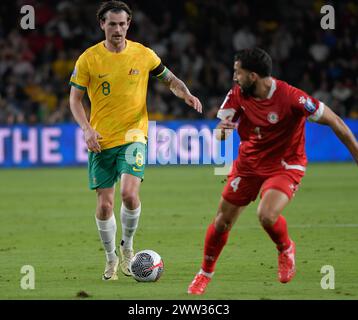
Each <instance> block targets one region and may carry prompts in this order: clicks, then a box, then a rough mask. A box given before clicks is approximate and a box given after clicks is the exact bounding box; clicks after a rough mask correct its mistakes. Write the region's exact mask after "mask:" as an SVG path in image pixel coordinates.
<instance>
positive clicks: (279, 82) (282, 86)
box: [273, 78, 292, 91]
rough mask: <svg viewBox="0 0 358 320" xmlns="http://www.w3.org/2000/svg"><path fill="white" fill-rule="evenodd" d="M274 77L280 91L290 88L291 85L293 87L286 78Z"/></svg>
mask: <svg viewBox="0 0 358 320" xmlns="http://www.w3.org/2000/svg"><path fill="white" fill-rule="evenodd" d="M273 79H274V80H275V82H276V89H277V90H279V91H287V90H289V89H290V87H292V86H291V85H290V84H288V83H287V82H286V81H284V80H280V79H276V78H273Z"/></svg>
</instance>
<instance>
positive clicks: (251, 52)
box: [235, 48, 272, 78]
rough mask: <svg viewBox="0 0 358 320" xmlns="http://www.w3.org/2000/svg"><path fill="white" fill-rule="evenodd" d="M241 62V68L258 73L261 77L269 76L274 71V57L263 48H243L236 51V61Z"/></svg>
mask: <svg viewBox="0 0 358 320" xmlns="http://www.w3.org/2000/svg"><path fill="white" fill-rule="evenodd" d="M238 60H239V61H240V62H241V68H243V69H246V70H249V71H252V72H255V73H257V74H258V75H259V76H260V77H262V78H264V77H269V76H271V72H272V59H271V57H270V55H269V54H268V53H267V52H266V51H265V50H263V49H261V48H252V49H243V50H240V51H238V52H237V53H236V55H235V61H238Z"/></svg>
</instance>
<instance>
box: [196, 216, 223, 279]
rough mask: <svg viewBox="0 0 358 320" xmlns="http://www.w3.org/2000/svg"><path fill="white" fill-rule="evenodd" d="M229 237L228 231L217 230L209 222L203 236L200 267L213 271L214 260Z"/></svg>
mask: <svg viewBox="0 0 358 320" xmlns="http://www.w3.org/2000/svg"><path fill="white" fill-rule="evenodd" d="M228 237H229V231H225V232H218V231H216V229H215V226H214V224H213V223H212V224H210V225H209V227H208V230H207V231H206V236H205V245H204V258H203V263H202V265H201V268H202V269H203V270H204V271H205V272H207V273H211V272H214V269H215V265H216V261H217V260H218V258H219V255H220V253H221V251H222V249H223V248H224V246H225V244H226V242H227V239H228Z"/></svg>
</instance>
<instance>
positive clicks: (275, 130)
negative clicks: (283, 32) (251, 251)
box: [188, 48, 358, 295]
mask: <svg viewBox="0 0 358 320" xmlns="http://www.w3.org/2000/svg"><path fill="white" fill-rule="evenodd" d="M271 69H272V60H271V57H270V56H269V55H268V54H267V53H266V52H265V51H264V50H262V49H259V48H254V49H245V50H241V51H239V52H238V53H237V55H236V57H235V63H234V77H233V78H234V82H235V85H234V87H233V88H232V89H231V90H230V91H229V93H228V95H227V96H226V98H225V100H224V102H223V104H222V106H221V108H220V110H219V111H218V115H217V116H218V118H220V119H221V122H220V123H219V124H218V127H217V128H218V129H219V130H218V131H217V133H218V134H217V135H218V136H217V138H218V139H225V138H226V137H227V136H228V134H230V133H231V132H232V130H234V129H237V130H238V133H239V136H240V140H241V142H240V147H239V155H238V158H237V159H236V160H235V161H234V163H233V167H232V170H231V172H230V174H229V175H228V181H227V184H226V186H225V187H224V190H223V192H222V197H221V199H220V202H219V207H218V210H217V214H216V217H215V219H214V221H213V223H212V224H210V225H209V227H208V229H207V232H206V237H205V245H204V257H203V261H202V265H201V269H200V271H199V273H198V274H197V275H196V276H195V278H194V280H193V281H192V283H191V284H190V285H189V288H188V293H189V294H198V295H200V294H203V293H204V292H205V289H206V286H207V285H208V283H209V282H210V280H211V278H212V276H213V274H214V269H215V264H216V262H217V259H218V257H219V255H220V253H221V251H222V249H223V247H224V246H225V244H226V242H227V239H228V236H229V232H230V229H231V228H232V226H233V224H234V223H235V221H236V220H237V218H238V216H239V215H240V213H241V212H242V211H243V210H244V209H245V208H246V206H247V205H248V204H249V203H250V202H251V201H254V200H255V199H256V197H257V195H258V194H259V192H260V191H261V195H260V196H261V200H260V203H259V205H258V209H257V214H258V217H259V221H260V223H261V225H262V227H263V229H264V230H265V231H266V232H267V233H268V235H269V237H270V238H271V239H272V241H273V242H274V243H275V245H276V247H277V250H278V278H279V281H280V282H282V283H287V282H289V281H290V280H291V279H292V278H293V276H294V275H295V271H296V269H295V243H294V242H293V240H292V239H291V238H290V236H289V234H288V231H287V224H286V220H285V218H284V217H283V215H282V212H283V211H284V209H285V207H286V206H287V205H288V203H289V202H290V200H291V199H292V197H293V196H294V194H295V192H296V191H297V188H298V186H299V183H300V180H301V179H302V177H303V176H304V174H305V170H306V165H307V158H306V154H305V134H304V129H305V122H306V119H308V120H309V121H314V122H317V123H319V124H324V125H328V126H330V127H331V128H332V130H333V131H334V133H335V134H336V135H337V137H338V138H339V139H340V140H341V141H342V142H343V143H344V144H345V145H346V147H347V148H348V149H349V151H350V152H351V154H352V155H353V157H354V159H355V161H356V162H357V163H358V142H357V141H356V139H355V137H354V135H353V134H352V132H351V130H350V129H349V128H348V127H347V125H346V124H345V123H344V122H343V120H342V119H341V118H340V117H339V116H337V115H336V114H335V113H334V112H333V111H332V110H331V109H330V108H329V107H327V106H326V105H324V104H323V103H322V102H320V101H318V100H316V99H314V98H313V97H311V96H309V95H308V94H307V93H305V92H304V91H302V90H300V89H297V88H295V87H293V86H291V85H289V84H287V83H286V82H284V81H281V80H278V79H275V78H273V77H271Z"/></svg>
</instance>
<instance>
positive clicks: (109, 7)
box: [97, 0, 132, 22]
mask: <svg viewBox="0 0 358 320" xmlns="http://www.w3.org/2000/svg"><path fill="white" fill-rule="evenodd" d="M108 11H111V12H120V11H125V12H127V14H128V21H129V20H131V19H132V10H131V9H130V8H129V7H128V5H127V4H125V3H124V2H122V1H115V0H111V1H107V2H102V4H101V5H100V7H99V8H98V10H97V20H98V22H101V21H105V20H106V13H107V12H108Z"/></svg>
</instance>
